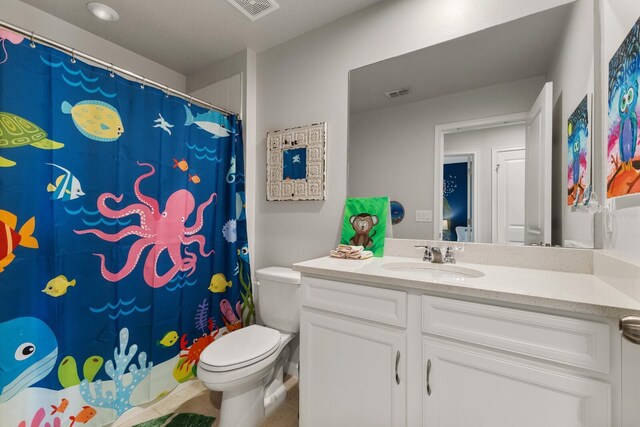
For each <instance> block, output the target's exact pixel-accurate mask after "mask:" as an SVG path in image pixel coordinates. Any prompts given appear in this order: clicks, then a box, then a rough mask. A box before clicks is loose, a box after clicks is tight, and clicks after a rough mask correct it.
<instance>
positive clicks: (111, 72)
mask: <svg viewBox="0 0 640 427" xmlns="http://www.w3.org/2000/svg"><path fill="white" fill-rule="evenodd" d="M108 71H109V77H115V75H116V73H115V72H114V68H113V62H112V63H111V66H110V67H109V68H108Z"/></svg>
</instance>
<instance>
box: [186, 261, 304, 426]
mask: <svg viewBox="0 0 640 427" xmlns="http://www.w3.org/2000/svg"><path fill="white" fill-rule="evenodd" d="M256 278H257V283H256V285H257V289H258V301H257V304H258V305H259V312H260V318H261V319H262V321H263V323H264V324H265V326H259V325H251V326H248V327H245V328H242V329H239V330H237V331H235V332H233V333H230V334H227V335H225V336H223V337H222V338H219V339H217V340H215V341H214V342H213V343H212V344H211V345H209V346H208V347H207V348H205V349H204V351H203V352H202V354H201V355H200V362H198V378H199V379H200V380H201V381H202V383H203V384H204V386H205V387H207V388H208V389H210V390H214V391H221V392H222V405H221V407H220V427H255V426H257V425H259V424H260V421H262V419H263V418H264V417H265V416H268V415H269V414H270V413H271V412H273V410H274V409H276V408H277V407H278V406H279V404H280V403H282V402H283V401H284V398H285V397H286V395H287V392H286V389H285V387H284V384H283V375H284V364H285V363H286V362H287V360H288V358H289V347H288V346H287V344H288V343H289V341H291V339H292V338H293V336H294V334H295V333H297V332H298V331H299V330H300V274H299V273H298V272H295V271H293V270H292V269H290V268H284V267H269V268H263V269H260V270H258V271H256Z"/></svg>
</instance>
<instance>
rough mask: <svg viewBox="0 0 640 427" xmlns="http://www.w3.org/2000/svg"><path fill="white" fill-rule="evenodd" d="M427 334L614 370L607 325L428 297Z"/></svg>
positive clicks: (424, 305) (424, 308)
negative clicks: (611, 367) (610, 366)
mask: <svg viewBox="0 0 640 427" xmlns="http://www.w3.org/2000/svg"><path fill="white" fill-rule="evenodd" d="M422 332H424V333H427V334H433V335H438V336H442V337H446V338H454V339H458V340H462V341H465V342H470V343H475V344H480V345H484V346H488V347H493V348H497V349H501V350H506V351H511V352H514V353H519V354H523V355H527V356H533V357H537V358H541V359H545V360H548V361H553V362H558V363H563V364H566V365H571V366H575V367H579V368H585V369H589V370H593V371H597V372H603V373H608V372H609V326H608V325H607V324H604V323H598V322H594V321H589V320H581V319H573V318H568V317H562V316H555V315H549V314H542V313H534V312H530V311H525V310H517V309H512V308H506V307H498V306H494V305H489V304H480V303H474V302H468V301H458V300H453V299H447V298H438V297H432V296H423V297H422Z"/></svg>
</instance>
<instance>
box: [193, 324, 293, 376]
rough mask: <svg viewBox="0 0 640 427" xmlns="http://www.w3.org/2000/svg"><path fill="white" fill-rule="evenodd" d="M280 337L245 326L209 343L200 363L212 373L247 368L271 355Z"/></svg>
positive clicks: (263, 328)
mask: <svg viewBox="0 0 640 427" xmlns="http://www.w3.org/2000/svg"><path fill="white" fill-rule="evenodd" d="M280 337H281V334H280V332H279V331H277V330H275V329H271V328H266V327H264V326H260V325H251V326H247V327H246V328H242V329H239V330H237V331H234V332H232V333H230V334H227V335H225V336H223V337H222V338H220V339H217V340H215V341H214V342H213V343H211V345H209V346H208V347H207V348H205V349H204V351H203V352H202V354H201V355H200V362H201V363H204V364H205V365H207V368H208V369H210V370H212V371H227V370H231V369H236V368H240V367H242V366H247V365H249V364H252V363H255V362H258V361H260V360H262V359H264V358H265V357H268V356H269V355H271V354H273V352H275V351H276V350H277V348H278V345H279V344H280Z"/></svg>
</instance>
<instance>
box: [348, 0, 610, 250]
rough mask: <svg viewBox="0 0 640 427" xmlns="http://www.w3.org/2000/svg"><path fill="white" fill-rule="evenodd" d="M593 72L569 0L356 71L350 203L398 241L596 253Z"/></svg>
mask: <svg viewBox="0 0 640 427" xmlns="http://www.w3.org/2000/svg"><path fill="white" fill-rule="evenodd" d="M594 69H595V67H594V3H593V0H577V1H575V2H572V3H569V4H566V5H563V6H560V7H556V8H553V9H549V10H546V11H543V12H540V13H537V14H534V15H530V16H527V17H524V18H521V19H518V20H516V21H512V22H508V23H505V24H502V25H499V26H496V27H491V28H488V29H485V30H483V31H480V32H477V33H473V34H470V35H467V36H464V37H461V38H458V39H454V40H450V41H447V42H445V43H442V44H439V45H435V46H430V47H427V48H425V49H422V50H419V51H415V52H411V53H408V54H405V55H402V56H400V57H395V58H391V59H388V60H385V61H382V62H378V63H375V64H371V65H368V66H365V67H362V68H358V69H355V70H352V71H351V72H350V76H349V170H348V195H349V197H365V196H377V195H385V196H386V195H388V196H390V198H391V200H393V201H394V202H396V203H395V204H394V205H393V206H392V213H393V211H394V209H395V210H396V211H398V212H403V213H404V218H402V215H399V216H398V217H397V218H394V221H393V222H394V226H393V234H394V237H397V238H416V239H434V240H453V241H461V242H481V243H499V244H541V245H554V246H558V245H562V246H571V247H585V248H588V247H594V215H593V213H590V211H589V210H588V209H585V207H586V206H587V205H588V204H589V201H590V200H592V199H595V198H597V196H596V195H595V192H594V191H593V189H594V188H599V187H598V186H597V185H594V183H593V177H594V174H593V173H592V169H593V165H594V158H593V153H594V150H593V147H594V146H596V145H595V144H593V143H592V142H593V141H592V140H593V135H594V132H593V128H592V124H593V116H594V115H593V108H592V103H593V101H592V100H593V93H594V90H595V85H594ZM595 151H597V150H595ZM596 156H597V155H596ZM596 175H597V174H596Z"/></svg>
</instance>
